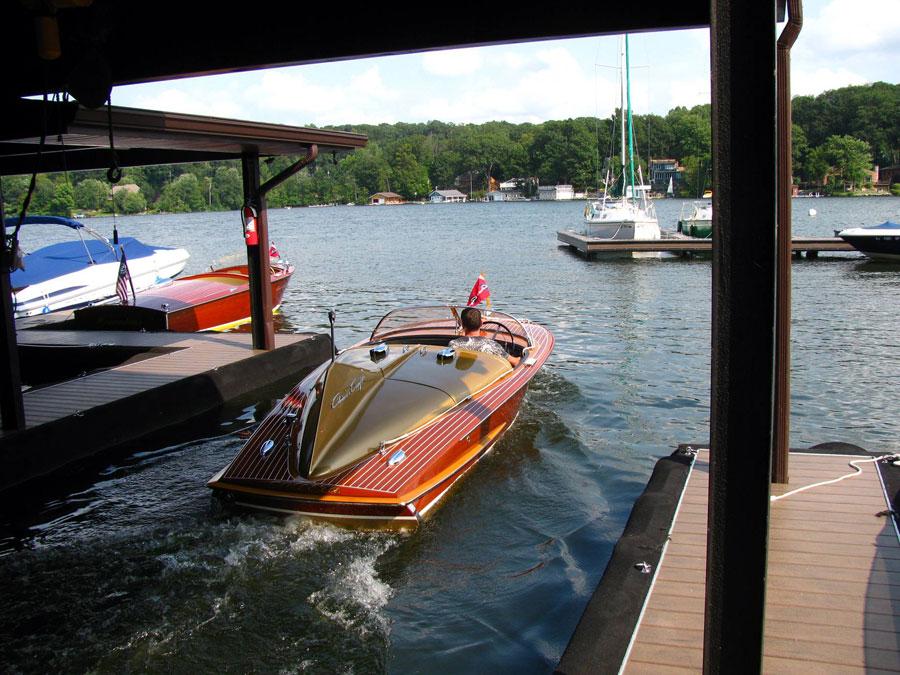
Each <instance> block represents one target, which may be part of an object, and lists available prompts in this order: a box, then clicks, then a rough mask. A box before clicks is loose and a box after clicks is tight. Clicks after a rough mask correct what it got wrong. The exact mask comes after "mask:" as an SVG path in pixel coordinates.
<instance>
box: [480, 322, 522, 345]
mask: <svg viewBox="0 0 900 675" xmlns="http://www.w3.org/2000/svg"><path fill="white" fill-rule="evenodd" d="M488 324H493V325H494V326H496V328H494V331H493V335H491V339H492V340H496V339H497V333H499V332H500V329H501V328H502V329H503V330H505V331H506V333H507V335H509V345H510V347H512V346H513V345H515V344H516V338H515V337H514V336H513V334H512V331H511V330H510V329H509V326H507V325H505V324H502V323H500V322H499V321H493V320H489V321H485V322H483V323H482V324H481V329H482V330H486V328H485V327H486V326H487V325H488ZM507 351H509V350H508V349H507Z"/></svg>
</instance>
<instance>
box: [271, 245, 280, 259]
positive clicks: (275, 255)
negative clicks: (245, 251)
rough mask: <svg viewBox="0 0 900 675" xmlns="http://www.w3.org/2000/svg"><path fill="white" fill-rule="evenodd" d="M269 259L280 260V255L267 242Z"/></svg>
mask: <svg viewBox="0 0 900 675" xmlns="http://www.w3.org/2000/svg"><path fill="white" fill-rule="evenodd" d="M269 257H270V258H275V260H281V254H280V253H279V252H278V249H277V248H275V244H273V243H272V242H269Z"/></svg>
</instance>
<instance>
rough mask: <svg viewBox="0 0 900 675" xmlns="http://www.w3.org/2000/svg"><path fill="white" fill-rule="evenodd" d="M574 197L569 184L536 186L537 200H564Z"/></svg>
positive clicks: (573, 191)
mask: <svg viewBox="0 0 900 675" xmlns="http://www.w3.org/2000/svg"><path fill="white" fill-rule="evenodd" d="M569 199H575V190H574V189H573V188H572V186H571V185H541V186H540V187H539V188H538V200H539V201H542V202H543V201H565V200H569Z"/></svg>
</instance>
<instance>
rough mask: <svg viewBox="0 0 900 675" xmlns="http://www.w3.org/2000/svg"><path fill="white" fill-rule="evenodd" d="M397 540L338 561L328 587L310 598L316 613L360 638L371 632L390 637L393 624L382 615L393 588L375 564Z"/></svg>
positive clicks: (330, 576)
mask: <svg viewBox="0 0 900 675" xmlns="http://www.w3.org/2000/svg"><path fill="white" fill-rule="evenodd" d="M394 545H395V542H394V541H389V540H382V541H380V542H371V543H370V544H368V545H367V547H366V548H367V549H368V550H367V551H365V552H364V553H363V554H362V555H361V556H360V557H355V558H351V559H350V560H349V561H348V562H339V563H338V564H337V566H336V567H335V569H333V570H332V571H331V572H330V573H329V575H328V578H327V581H326V586H325V587H324V588H322V589H320V590H318V591H315V592H313V593H311V594H310V596H309V597H308V598H307V602H309V603H310V604H311V605H312V606H313V607H315V608H316V610H317V611H318V612H319V613H321V614H322V615H323V616H325V617H327V618H329V619H331V620H332V621H334V622H335V623H337V624H338V625H340V626H341V627H343V628H346V629H350V630H355V631H357V632H358V634H359V635H360V636H361V637H364V636H366V635H368V634H369V633H370V632H371V631H373V630H375V631H377V632H380V633H383V634H387V633H388V632H389V629H390V622H389V621H388V619H387V617H386V616H385V615H384V614H383V613H382V610H383V609H384V607H385V605H387V603H388V601H389V600H390V599H391V596H392V595H393V589H392V588H391V587H390V586H389V585H388V584H386V583H384V582H383V581H381V580H380V579H379V578H378V574H377V572H376V570H375V563H376V562H377V561H378V558H379V557H380V556H381V555H382V554H384V553H385V551H387V550H388V549H389V548H391V547H392V546H394Z"/></svg>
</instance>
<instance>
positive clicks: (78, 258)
mask: <svg viewBox="0 0 900 675" xmlns="http://www.w3.org/2000/svg"><path fill="white" fill-rule="evenodd" d="M44 217H45V216H41V218H44ZM63 220H68V219H67V218H64V219H63ZM73 222H74V221H73ZM85 245H86V246H87V248H88V250H89V251H90V252H91V257H92V258H93V259H94V263H95V264H101V263H110V262H115V261H116V260H118V258H117V256H116V255H115V254H114V253H113V252H112V251H111V250H110V249H109V247H107V246H106V244H104V243H103V242H102V241H99V240H97V239H85V241H84V243H82V242H81V241H64V242H61V243H59V244H51V245H50V246H45V247H43V248H39V249H38V250H37V251H34V252H33V253H29V254H28V255H26V256H25V270H24V271H22V270H16V271H15V272H13V273H12V274H10V275H9V278H10V283H11V284H12V287H13V288H24V287H25V286H30V285H31V284H37V283H41V282H42V281H47V280H48V279H53V278H54V277H59V276H62V275H63V274H70V273H72V272H78V271H80V270H83V269H86V268H87V267H89V266H90V261H89V260H88V256H87V253H86V252H85V250H84V248H85ZM119 245H120V246H122V247H124V248H125V257H126V258H128V259H129V260H134V259H136V258H144V257H146V256H150V255H153V253H154V251H155V250H160V249H163V248H165V247H162V246H156V247H152V246H147V245H146V244H143V243H141V242H140V241H138V240H137V239H135V238H134V237H122V238H120V239H119Z"/></svg>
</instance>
